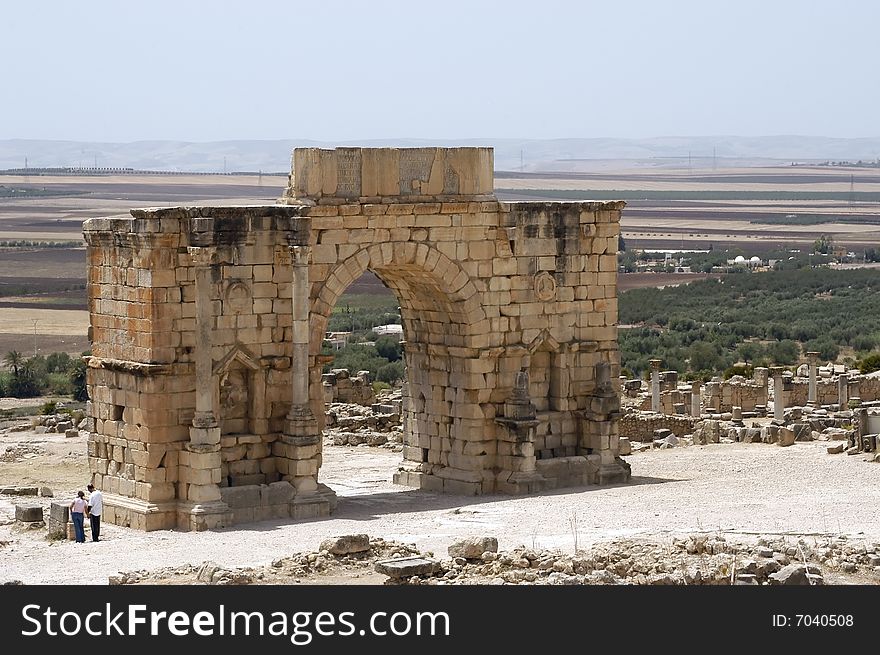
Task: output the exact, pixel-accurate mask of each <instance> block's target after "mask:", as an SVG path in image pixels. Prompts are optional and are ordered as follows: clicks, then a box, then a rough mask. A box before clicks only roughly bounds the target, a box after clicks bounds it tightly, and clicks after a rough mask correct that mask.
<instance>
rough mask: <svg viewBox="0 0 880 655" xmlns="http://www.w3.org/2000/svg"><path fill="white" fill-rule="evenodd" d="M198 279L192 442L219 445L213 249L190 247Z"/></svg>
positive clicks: (190, 434)
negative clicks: (213, 306)
mask: <svg viewBox="0 0 880 655" xmlns="http://www.w3.org/2000/svg"><path fill="white" fill-rule="evenodd" d="M188 251H189V254H190V257H191V258H192V263H193V266H194V268H195V274H196V275H195V277H196V298H195V301H196V342H195V353H194V357H195V365H196V411H195V414H194V415H193V421H192V427H191V428H190V431H189V438H190V443H194V444H219V443H220V427H219V426H218V424H217V418H216V416H215V414H214V370H213V366H214V365H213V360H212V356H211V345H212V333H213V330H212V324H213V321H214V317H213V312H212V309H211V259H212V257H213V255H214V248H202V247H190V248H188Z"/></svg>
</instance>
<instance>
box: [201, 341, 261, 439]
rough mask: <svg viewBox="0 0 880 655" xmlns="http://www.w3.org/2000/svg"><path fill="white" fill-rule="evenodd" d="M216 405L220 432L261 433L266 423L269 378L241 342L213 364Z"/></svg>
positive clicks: (226, 433)
mask: <svg viewBox="0 0 880 655" xmlns="http://www.w3.org/2000/svg"><path fill="white" fill-rule="evenodd" d="M214 379H215V380H216V385H215V397H214V406H215V407H216V408H217V417H218V419H219V422H220V433H221V434H223V435H232V434H261V433H262V432H264V431H265V429H263V427H264V426H265V424H266V423H267V420H266V419H267V418H268V417H267V416H266V412H265V411H264V410H265V404H266V402H265V396H266V381H265V373H264V371H263V370H262V368H261V367H260V364H259V360H257V358H256V357H254V355H253V354H252V353H250V352H249V351H248V350H247V349H245V348H244V347H243V346H241V345H237V346H236V347H235V348H233V349H232V350H231V351H230V352H229V353H228V354H227V355H226V356H225V357H223V359H221V360H220V361H219V362H218V363H217V364H216V365H215V366H214Z"/></svg>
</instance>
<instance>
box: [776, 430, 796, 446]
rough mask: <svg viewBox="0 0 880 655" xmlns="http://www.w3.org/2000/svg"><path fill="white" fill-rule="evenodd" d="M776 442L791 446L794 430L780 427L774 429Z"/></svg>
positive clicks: (793, 439) (780, 444)
mask: <svg viewBox="0 0 880 655" xmlns="http://www.w3.org/2000/svg"><path fill="white" fill-rule="evenodd" d="M776 437H777V440H776V444H777V445H779V446H793V445H794V441H795V434H794V430H790V429H789V428H783V427H780V428H779V429H778V430H777V431H776Z"/></svg>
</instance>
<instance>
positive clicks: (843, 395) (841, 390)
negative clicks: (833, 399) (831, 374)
mask: <svg viewBox="0 0 880 655" xmlns="http://www.w3.org/2000/svg"><path fill="white" fill-rule="evenodd" d="M837 402H838V403H839V409H840V411H841V412H842V411H844V410H845V409H847V408H848V406H849V375H848V374H846V373H841V374H840V376H839V377H838V378H837Z"/></svg>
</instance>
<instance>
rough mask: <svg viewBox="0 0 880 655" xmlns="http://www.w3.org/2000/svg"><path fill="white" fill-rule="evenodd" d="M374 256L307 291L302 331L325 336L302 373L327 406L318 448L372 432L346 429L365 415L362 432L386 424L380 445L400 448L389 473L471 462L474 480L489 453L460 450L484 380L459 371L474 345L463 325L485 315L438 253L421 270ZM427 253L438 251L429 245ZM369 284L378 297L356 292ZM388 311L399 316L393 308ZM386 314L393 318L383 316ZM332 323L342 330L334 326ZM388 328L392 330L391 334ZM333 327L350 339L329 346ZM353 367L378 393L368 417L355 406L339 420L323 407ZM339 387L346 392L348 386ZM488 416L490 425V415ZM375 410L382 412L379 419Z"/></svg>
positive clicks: (466, 369) (344, 265)
mask: <svg viewBox="0 0 880 655" xmlns="http://www.w3.org/2000/svg"><path fill="white" fill-rule="evenodd" d="M383 253H384V256H381V255H380V256H379V257H373V258H371V259H370V260H369V261H363V260H360V261H361V266H362V269H361V270H358V268H357V267H354V266H351V262H352V261H353V260H354V261H357V260H356V259H355V257H352V258H349V259H348V260H346V261H344V262H341V263H339V264H338V265H337V266H336V267H335V268H334V270H333V271H331V272H330V274H329V275H328V276H327V278H326V280H324V281H322V282H316V283H315V286H313V288H312V294H313V305H312V319H311V320H312V326H311V329H312V334H313V335H316V334H318V335H321V337H324V338H326V340H325V341H323V342H322V347H321V349H320V351H318V350H317V349H315V348H314V346H313V355H314V360H313V362H314V363H313V371H312V377H311V380H312V381H313V383H315V384H313V391H312V398H313V403H314V402H315V401H316V400H318V399H320V400H321V401H322V402H321V406H322V407H323V408H324V409H325V410H327V409H329V411H328V412H327V419H328V421H327V425H326V426H325V427H326V430H325V435H326V436H325V441H324V444H325V445H328V444H333V445H348V446H351V445H357V446H360V445H362V444H366V445H370V439H371V436H370V433H371V432H373V433H374V434H375V429H373V430H371V429H362V430H360V434H358V433H357V432H355V430H352V429H350V428H352V427H354V426H356V425H363V423H364V422H365V421H366V422H368V423H371V425H370V426H369V428H382V429H386V430H387V441H390V442H391V443H389V444H388V446H387V447H388V448H391V449H397V450H401V451H402V456H401V459H402V460H403V462H400V459H398V460H397V462H400V463H401V464H403V466H400V465H398V466H396V467H395V468H396V469H397V473H399V472H400V471H402V470H404V469H406V470H407V471H410V472H412V473H414V474H415V475H416V476H417V477H418V476H421V475H423V474H427V475H428V476H431V475H434V474H436V473H438V472H439V470H440V469H443V468H446V467H451V468H458V469H466V470H469V469H470V468H471V467H472V468H473V475H474V476H478V475H479V471H480V470H481V468H482V467H483V466H484V465H485V464H486V462H485V461H484V460H485V459H486V458H488V457H492V456H494V452H488V450H487V451H486V452H483V451H482V450H480V452H479V453H478V454H477V455H476V456H472V455H471V454H470V453H469V452H467V454H466V448H465V445H466V442H467V441H468V440H469V439H471V438H472V436H473V435H474V434H480V435H481V437H483V436H484V435H485V430H483V429H482V426H484V425H485V423H486V417H485V416H484V414H483V411H484V410H483V409H482V408H481V406H480V404H479V403H480V402H482V403H486V404H488V403H489V397H488V392H486V391H485V383H484V382H485V381H484V380H483V379H482V378H481V379H480V380H479V381H478V383H474V381H473V379H472V378H469V377H468V376H469V375H470V364H471V363H472V361H473V359H474V355H473V354H471V352H470V351H472V350H475V349H474V347H473V343H472V334H473V330H474V328H476V329H478V330H480V329H483V328H484V327H485V324H484V323H482V324H479V325H477V323H480V321H485V315H484V314H483V310H482V307H481V306H480V305H479V303H477V302H476V297H474V298H473V300H471V301H470V302H469V300H468V299H469V298H470V297H471V296H476V292H475V290H474V289H473V288H472V285H470V283H460V284H457V283H456V280H458V281H459V282H460V281H461V279H462V278H466V276H465V275H464V274H463V273H461V269H460V268H459V266H458V265H457V264H453V263H451V262H450V261H449V260H448V259H445V258H441V257H435V260H434V262H433V266H425V264H424V261H422V262H417V261H412V260H410V261H400V260H399V259H395V255H396V254H397V251H393V250H392V252H391V254H390V256H389V255H388V254H387V251H386V250H385V249H383ZM435 255H439V253H436V251H435ZM438 269H439V270H438ZM460 273H461V277H458V276H459V274H460ZM371 274H372V276H373V277H371ZM376 280H379V281H380V282H379V283H380V284H381V285H382V286H383V287H384V290H385V293H384V294H381V293H374V294H372V296H373V297H372V299H368V300H365V299H364V296H365V295H369V294H364V293H363V292H364V291H365V290H367V288H368V287H369V285H370V284H371V281H372V284H373V285H374V287H375V281H376ZM465 286H468V288H464V287H465ZM358 296H360V297H358ZM358 308H359V309H358ZM395 310H396V311H398V312H399V313H398V314H394V311H395ZM389 314H391V315H393V316H394V317H395V318H398V322H397V323H387V322H385V319H386V317H387V316H388V315H389ZM340 327H349V329H348V330H339V329H334V328H340ZM351 328H353V329H351ZM377 329H379V332H378V333H377V331H376V330H377ZM395 330H396V332H397V333H396V334H391V333H392V332H394V331H395ZM338 332H350V333H351V335H350V336H349V337H348V338H349V339H350V340H351V342H350V343H346V344H345V346H344V347H343V348H340V349H338V350H337V349H336V344H337V343H338V342H339V340H340V339H341V338H344V337H345V336H346V335H340V334H335V333H338ZM383 332H384V334H383ZM398 339H399V341H398ZM334 341H335V343H334ZM313 343H314V339H313ZM343 363H346V364H347V366H348V368H349V370H348V371H347V373H345V372H342V371H340V370H339V369H340V368H342V364H343ZM361 366H364V367H367V368H365V369H361V368H360V367H361ZM353 368H358V371H353V370H352V369H353ZM360 370H372V372H373V375H371V376H370V381H371V383H373V384H374V391H378V395H377V397H376V400H375V402H373V403H372V406H373V407H372V408H373V409H375V410H376V411H374V412H373V413H372V416H370V414H371V413H370V412H369V411H360V410H356V411H357V413H361V414H363V415H366V418H365V419H354V420H352V418H351V417H350V416H348V417H345V418H344V419H343V420H342V421H340V416H339V414H338V413H337V412H335V410H336V408H338V407H339V405H338V404H337V405H334V404H329V403H331V402H336V403H338V402H339V401H340V400H343V398H341V397H340V381H341V380H343V379H346V378H347V379H348V380H349V381H350V380H351V379H352V376H354V377H356V378H357V377H359V376H358V372H359V371H360ZM385 385H389V386H390V388H389V389H386V388H385ZM342 386H343V387H346V388H349V389H350V388H353V386H354V385H353V384H351V383H343V384H342ZM314 387H317V389H315V388H314ZM350 409H351V408H350V407H349V410H350ZM487 411H488V410H487ZM490 413H492V416H491V417H490V418H489V421H490V422H491V420H492V418H494V413H493V412H490ZM385 415H390V416H391V417H392V418H391V419H385V418H381V417H382V416H385ZM322 418H323V417H322ZM371 419H372V420H371ZM352 435H354V443H352ZM490 437H491V435H489V438H490ZM484 438H486V437H484ZM384 441H386V439H385V438H383V436H382V435H378V436H375V437H373V442H372V443H373V444H374V445H385V444H384V443H383V442H384ZM397 443H399V444H400V447H399V448H396V444H397ZM327 454H329V453H325V457H324V458H322V461H324V460H326V459H327V458H326V455H327ZM474 457H479V458H480V459H475V458H474ZM406 479H407V480H408V481H406V482H405V484H418V485H419V486H423V485H422V482H421V481H419V482H415V481H414V478H412V477H407V478H406ZM475 482H476V480H475ZM476 483H477V484H479V482H476Z"/></svg>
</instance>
